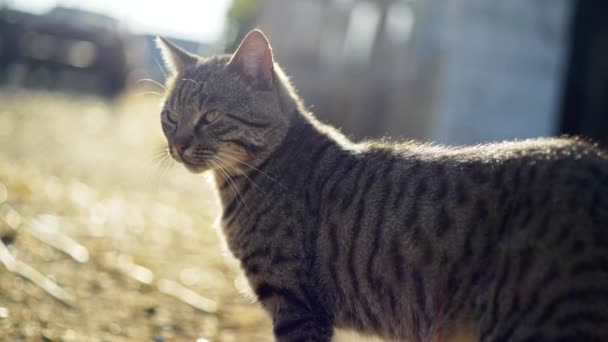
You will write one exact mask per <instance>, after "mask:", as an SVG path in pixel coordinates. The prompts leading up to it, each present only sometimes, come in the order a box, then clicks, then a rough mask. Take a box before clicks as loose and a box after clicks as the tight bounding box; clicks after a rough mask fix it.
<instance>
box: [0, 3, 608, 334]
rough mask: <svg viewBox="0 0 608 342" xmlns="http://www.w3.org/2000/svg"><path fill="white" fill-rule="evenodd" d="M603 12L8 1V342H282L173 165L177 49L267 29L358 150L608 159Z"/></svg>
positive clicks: (2, 275) (0, 260) (2, 312)
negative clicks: (540, 152) (401, 145)
mask: <svg viewBox="0 0 608 342" xmlns="http://www.w3.org/2000/svg"><path fill="white" fill-rule="evenodd" d="M606 17H608V3H607V2H605V1H601V0H513V1H509V2H492V1H484V0H299V1H283V0H214V1H187V0H172V1H170V2H152V1H139V0H122V1H107V0H105V1H104V0H19V1H6V0H5V1H2V0H0V237H1V243H0V264H1V265H0V340H2V339H3V338H4V337H7V339H8V340H11V341H12V340H16V341H20V340H40V339H43V340H46V341H55V340H58V341H60V340H61V341H89V340H91V341H94V340H97V341H130V340H152V341H165V340H166V341H169V340H171V341H173V340H176V341H182V340H190V341H199V342H204V341H270V340H271V338H270V334H269V333H270V322H269V320H268V319H267V318H266V317H265V315H264V314H263V313H262V311H261V309H260V308H259V307H258V305H257V304H255V303H254V301H253V300H252V297H251V296H250V295H249V294H248V293H247V292H248V290H247V287H246V286H245V279H244V278H243V277H242V275H241V273H240V271H239V270H238V265H237V263H236V262H235V261H234V260H232V259H230V258H229V257H227V256H225V252H224V251H223V249H222V245H221V241H220V239H218V236H217V233H216V232H215V231H214V228H213V221H214V219H215V218H216V217H217V213H218V210H219V206H218V203H217V200H216V197H215V194H214V193H213V190H212V187H210V185H209V183H208V182H207V181H206V180H205V179H204V178H205V177H200V176H193V175H190V174H188V173H187V172H185V171H184V170H182V168H180V167H174V166H172V164H171V163H170V162H168V161H167V160H165V159H163V157H162V156H161V154H160V152H159V151H161V150H162V146H163V137H162V134H161V130H160V125H159V120H158V112H159V101H160V97H161V96H162V93H163V92H164V90H163V88H162V83H163V82H164V78H165V75H164V74H165V70H164V69H163V66H162V65H161V62H162V60H161V57H160V55H159V52H158V51H157V49H156V48H155V46H154V42H153V40H154V37H155V36H156V35H162V36H164V37H166V38H168V39H170V40H172V41H174V42H176V43H177V44H179V45H180V46H182V47H184V48H185V49H187V50H189V51H191V52H194V53H198V54H200V55H203V56H208V55H211V54H215V53H224V52H231V51H233V50H234V48H235V47H236V45H238V42H239V41H240V39H241V38H242V37H243V36H244V34H245V33H246V32H247V31H249V30H250V29H252V28H255V27H258V28H261V29H262V30H263V31H264V32H265V33H266V34H267V36H268V37H269V39H270V41H271V43H272V45H273V48H274V53H275V59H276V60H277V61H278V62H279V63H280V64H281V65H282V66H283V68H284V69H285V70H286V72H287V74H288V75H289V76H291V80H292V82H293V83H294V85H295V86H296V88H297V89H298V90H299V92H300V94H301V95H302V96H303V97H304V99H305V103H306V105H307V106H308V107H309V108H310V109H311V110H312V111H313V112H314V113H315V114H316V115H317V116H318V117H320V118H321V119H322V120H323V121H326V122H329V123H332V124H333V125H335V126H338V127H340V128H341V129H342V131H343V132H344V133H346V134H347V135H349V136H350V137H352V138H353V139H355V140H359V139H364V138H374V137H384V136H390V137H393V138H395V139H420V140H423V141H435V142H438V143H442V144H471V143H483V142H488V141H499V140H505V139H523V138H528V137H537V136H554V135H560V134H576V135H583V136H586V137H589V138H591V139H592V140H594V141H596V142H598V143H600V144H604V146H606V145H608V63H606V61H608V21H606V20H605V18H606Z"/></svg>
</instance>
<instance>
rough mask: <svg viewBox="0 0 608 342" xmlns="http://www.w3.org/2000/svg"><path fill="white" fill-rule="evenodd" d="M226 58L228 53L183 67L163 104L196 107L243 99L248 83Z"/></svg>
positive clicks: (246, 97) (247, 90) (186, 107)
mask: <svg viewBox="0 0 608 342" xmlns="http://www.w3.org/2000/svg"><path fill="white" fill-rule="evenodd" d="M228 61H229V57H227V56H219V57H214V58H211V59H208V60H204V61H201V62H200V63H198V64H197V65H195V66H192V67H190V68H187V69H185V70H183V71H182V72H181V73H180V74H178V75H177V76H176V78H175V79H174V81H173V85H172V87H171V91H170V94H169V97H168V98H167V102H166V106H168V107H170V108H174V109H175V108H183V109H188V108H192V109H197V108H201V107H203V106H206V105H217V104H224V105H230V104H234V103H243V102H244V101H245V102H246V101H247V99H249V98H250V96H249V89H248V86H247V84H246V83H244V82H243V81H242V80H241V79H240V78H239V76H238V75H237V74H236V73H235V72H233V71H231V70H229V69H228V68H227V64H228Z"/></svg>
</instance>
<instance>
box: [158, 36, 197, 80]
mask: <svg viewBox="0 0 608 342" xmlns="http://www.w3.org/2000/svg"><path fill="white" fill-rule="evenodd" d="M156 45H157V46H158V48H159V49H160V51H161V54H162V56H163V60H164V61H165V65H166V66H167V68H168V69H169V70H170V71H171V73H172V74H177V73H179V72H180V71H182V70H183V69H184V68H185V67H187V66H188V65H195V64H196V63H197V61H198V58H197V57H196V56H195V55H193V54H191V53H189V52H187V51H186V50H184V49H182V48H180V47H179V46H177V45H175V44H173V43H172V42H170V41H168V40H167V39H165V38H162V37H156Z"/></svg>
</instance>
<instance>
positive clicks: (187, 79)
mask: <svg viewBox="0 0 608 342" xmlns="http://www.w3.org/2000/svg"><path fill="white" fill-rule="evenodd" d="M182 81H191V82H193V83H194V84H196V85H200V83H198V82H197V81H195V80H193V79H191V78H182Z"/></svg>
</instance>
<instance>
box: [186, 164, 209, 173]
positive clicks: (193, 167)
mask: <svg viewBox="0 0 608 342" xmlns="http://www.w3.org/2000/svg"><path fill="white" fill-rule="evenodd" d="M182 164H184V166H185V167H186V170H188V171H190V172H192V173H203V172H205V171H207V170H209V166H207V165H200V164H192V163H188V162H186V161H182Z"/></svg>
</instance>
